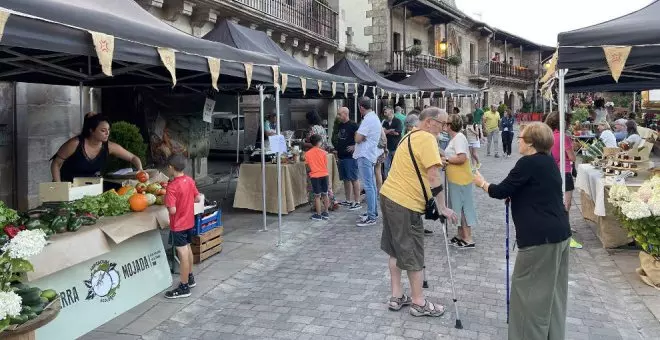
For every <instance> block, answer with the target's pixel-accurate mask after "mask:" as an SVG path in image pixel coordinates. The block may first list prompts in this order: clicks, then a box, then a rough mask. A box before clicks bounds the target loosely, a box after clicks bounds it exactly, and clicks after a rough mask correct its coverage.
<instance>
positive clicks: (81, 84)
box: [78, 82, 91, 131]
mask: <svg viewBox="0 0 660 340" xmlns="http://www.w3.org/2000/svg"><path fill="white" fill-rule="evenodd" d="M78 94H79V95H78V100H79V101H78V104H79V105H80V126H81V128H82V126H83V124H84V123H85V108H83V83H82V82H80V87H79V89H78ZM90 111H91V110H90ZM81 131H82V130H81Z"/></svg>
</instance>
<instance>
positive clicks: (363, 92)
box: [362, 85, 367, 97]
mask: <svg viewBox="0 0 660 340" xmlns="http://www.w3.org/2000/svg"><path fill="white" fill-rule="evenodd" d="M362 87H363V91H362V97H364V96H366V95H367V85H363V86H362Z"/></svg>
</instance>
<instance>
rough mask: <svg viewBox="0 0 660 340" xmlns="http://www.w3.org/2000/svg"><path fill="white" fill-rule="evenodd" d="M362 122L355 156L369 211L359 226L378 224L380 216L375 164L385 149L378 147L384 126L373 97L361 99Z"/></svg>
mask: <svg viewBox="0 0 660 340" xmlns="http://www.w3.org/2000/svg"><path fill="white" fill-rule="evenodd" d="M358 105H359V109H360V114H361V115H362V123H360V127H359V128H358V130H357V132H356V133H355V151H353V158H355V159H357V162H358V170H359V173H360V182H362V187H363V188H364V193H365V195H366V200H367V213H366V214H363V215H362V216H360V218H358V224H357V225H358V227H366V226H371V225H375V224H376V218H377V217H378V193H377V190H376V175H375V171H374V165H375V164H376V160H377V159H378V156H380V154H382V153H383V150H381V149H379V148H378V141H379V140H380V134H381V130H382V127H381V125H380V120H379V119H378V116H377V115H376V113H375V112H374V111H373V109H372V108H371V99H369V98H368V97H363V98H362V99H360V101H359V104H358Z"/></svg>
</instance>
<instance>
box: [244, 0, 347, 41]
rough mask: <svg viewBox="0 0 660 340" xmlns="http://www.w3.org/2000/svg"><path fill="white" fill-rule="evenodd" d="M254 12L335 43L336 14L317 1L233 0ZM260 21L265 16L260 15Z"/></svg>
mask: <svg viewBox="0 0 660 340" xmlns="http://www.w3.org/2000/svg"><path fill="white" fill-rule="evenodd" d="M233 2H236V3H240V4H242V5H244V6H246V7H249V8H252V9H254V10H255V11H257V12H259V13H262V14H267V15H269V16H272V17H274V18H276V19H279V20H281V21H284V22H285V23H288V24H291V25H294V26H297V27H299V28H302V29H304V30H307V31H310V32H311V33H313V34H316V35H320V36H321V37H323V38H326V39H330V40H332V41H335V42H336V41H337V12H335V11H333V10H332V8H330V7H328V6H327V5H324V4H323V3H322V1H319V0H233ZM257 16H259V15H257ZM260 17H261V19H262V20H267V18H268V17H267V16H264V15H260Z"/></svg>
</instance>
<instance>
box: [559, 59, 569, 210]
mask: <svg viewBox="0 0 660 340" xmlns="http://www.w3.org/2000/svg"><path fill="white" fill-rule="evenodd" d="M566 71H567V70H565V69H564V70H559V71H558V72H557V73H558V77H557V78H559V98H558V99H559V170H560V172H561V192H562V199H563V197H564V193H565V192H566V171H565V170H566V169H565V168H564V164H565V162H566V145H565V140H566V139H565V138H564V136H566V98H565V96H564V76H565V75H566ZM564 203H566V202H564Z"/></svg>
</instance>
